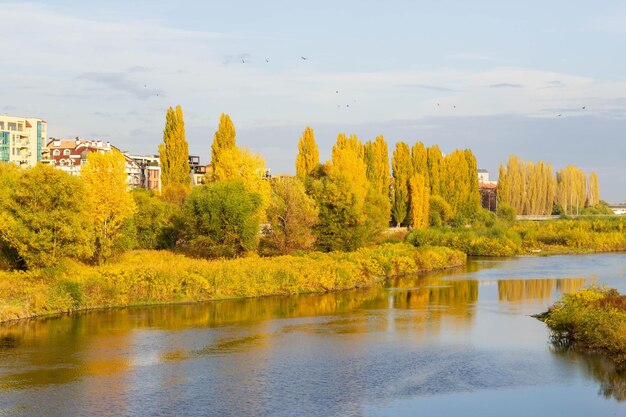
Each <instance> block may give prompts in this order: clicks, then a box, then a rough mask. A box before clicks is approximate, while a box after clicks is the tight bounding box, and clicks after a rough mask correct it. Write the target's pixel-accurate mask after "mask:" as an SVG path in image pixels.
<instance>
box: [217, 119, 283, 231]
mask: <svg viewBox="0 0 626 417" xmlns="http://www.w3.org/2000/svg"><path fill="white" fill-rule="evenodd" d="M211 166H212V171H211V173H210V175H209V176H208V178H207V179H208V180H209V181H211V182H221V181H240V182H242V183H243V185H244V188H245V189H246V191H247V192H248V193H257V194H260V195H261V204H260V205H259V206H258V210H257V213H256V214H257V215H258V216H259V220H260V221H263V220H265V218H264V216H265V210H266V209H267V207H268V205H269V202H270V194H271V192H270V184H269V181H267V180H266V179H265V172H266V168H265V161H264V160H263V158H262V157H261V156H260V155H257V154H254V153H252V152H250V150H249V149H247V148H239V147H238V146H237V144H236V141H235V126H234V125H233V122H232V121H231V119H230V117H229V116H228V115H227V114H224V113H222V116H221V117H220V122H219V126H218V128H217V131H216V132H215V135H214V136H213V144H212V145H211Z"/></svg>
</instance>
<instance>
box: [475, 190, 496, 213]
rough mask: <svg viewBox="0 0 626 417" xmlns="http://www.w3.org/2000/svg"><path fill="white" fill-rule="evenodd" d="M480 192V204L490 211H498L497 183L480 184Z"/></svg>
mask: <svg viewBox="0 0 626 417" xmlns="http://www.w3.org/2000/svg"><path fill="white" fill-rule="evenodd" d="M478 192H479V193H480V205H481V206H482V208H484V209H487V210H489V211H496V208H497V207H498V202H497V199H498V186H497V185H496V184H484V183H479V184H478Z"/></svg>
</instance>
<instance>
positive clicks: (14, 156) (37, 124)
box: [0, 114, 48, 167]
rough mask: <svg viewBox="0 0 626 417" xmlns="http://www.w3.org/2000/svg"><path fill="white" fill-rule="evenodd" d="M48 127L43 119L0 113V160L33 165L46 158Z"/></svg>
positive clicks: (26, 165)
mask: <svg viewBox="0 0 626 417" xmlns="http://www.w3.org/2000/svg"><path fill="white" fill-rule="evenodd" d="M47 129H48V128H47V123H46V122H45V121H44V120H42V119H37V118H34V117H16V116H7V115H2V114H0V162H11V163H14V164H17V165H22V166H25V167H31V166H34V165H35V164H36V163H37V162H41V161H43V160H45V159H46V156H47V149H46V136H47V134H48V130H47Z"/></svg>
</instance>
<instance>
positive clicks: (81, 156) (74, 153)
mask: <svg viewBox="0 0 626 417" xmlns="http://www.w3.org/2000/svg"><path fill="white" fill-rule="evenodd" d="M47 146H48V150H49V152H50V160H51V163H52V164H53V165H54V166H55V167H56V168H58V169H60V170H62V171H65V172H68V173H70V174H72V175H78V174H79V173H80V169H81V167H82V165H83V164H84V163H85V162H86V161H87V155H89V154H90V153H91V152H102V153H104V152H110V151H112V150H118V151H119V149H118V148H116V147H115V146H113V145H111V143H110V142H104V141H101V140H86V139H81V138H79V137H76V138H74V139H56V138H51V139H50V141H49V142H48V145H47ZM120 152H121V151H120ZM122 155H124V158H125V159H126V174H127V175H128V178H127V179H126V182H127V183H128V188H129V189H131V190H132V189H135V188H145V189H147V190H155V191H160V190H161V164H160V160H159V157H158V156H136V155H129V154H128V153H126V152H122Z"/></svg>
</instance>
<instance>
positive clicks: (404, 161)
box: [391, 142, 413, 226]
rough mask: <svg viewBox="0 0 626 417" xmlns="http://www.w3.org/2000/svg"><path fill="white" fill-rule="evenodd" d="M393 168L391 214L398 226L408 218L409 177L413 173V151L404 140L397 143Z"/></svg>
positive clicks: (392, 163) (392, 161)
mask: <svg viewBox="0 0 626 417" xmlns="http://www.w3.org/2000/svg"><path fill="white" fill-rule="evenodd" d="M391 166H392V168H393V203H392V207H391V214H392V215H393V219H394V220H395V222H396V225H397V226H400V225H401V224H402V223H404V221H405V220H406V218H407V215H408V212H409V179H410V178H411V175H412V173H413V161H412V160H411V151H410V150H409V146H408V145H407V144H406V143H404V142H398V143H396V149H395V150H394V151H393V159H392V160H391Z"/></svg>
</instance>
